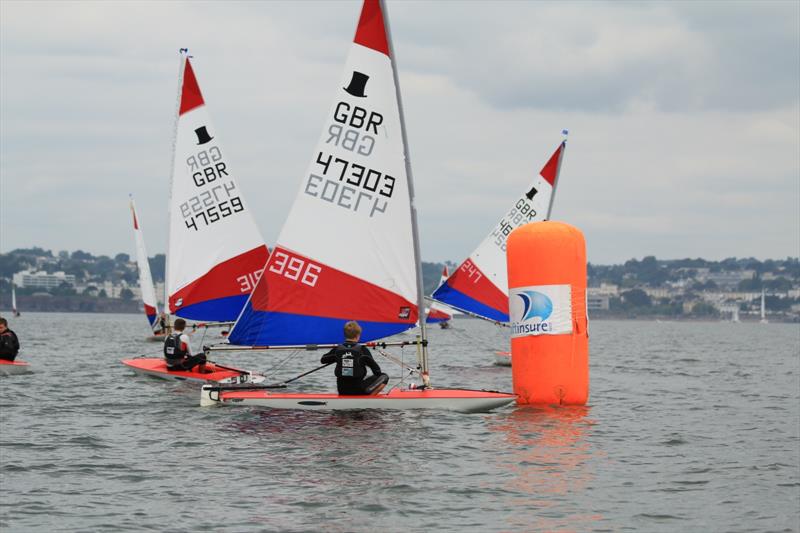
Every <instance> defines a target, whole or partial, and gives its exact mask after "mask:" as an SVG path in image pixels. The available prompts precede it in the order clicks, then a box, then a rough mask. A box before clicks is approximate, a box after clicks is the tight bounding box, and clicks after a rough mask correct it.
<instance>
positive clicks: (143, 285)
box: [130, 196, 166, 342]
mask: <svg viewBox="0 0 800 533" xmlns="http://www.w3.org/2000/svg"><path fill="white" fill-rule="evenodd" d="M130 206H131V215H132V216H133V237H134V240H135V241H136V265H137V266H138V267H139V287H140V289H141V291H142V304H144V314H145V316H146V317H147V322H148V323H149V324H150V330H151V334H150V336H148V337H147V340H149V341H154V342H158V341H163V340H164V337H165V336H166V331H165V330H162V329H161V326H160V324H159V313H158V302H157V301H156V289H155V286H154V285H153V277H152V276H151V274H150V263H149V261H148V260H147V249H146V248H145V246H144V235H143V234H142V228H141V227H140V226H139V217H138V215H137V214H136V204H135V203H134V201H133V196H131V200H130Z"/></svg>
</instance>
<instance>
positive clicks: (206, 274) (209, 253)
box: [123, 49, 268, 381]
mask: <svg viewBox="0 0 800 533" xmlns="http://www.w3.org/2000/svg"><path fill="white" fill-rule="evenodd" d="M186 52H187V50H186V49H182V50H181V52H180V60H181V68H180V76H179V78H180V81H179V84H178V86H179V88H180V89H179V98H178V112H177V117H176V120H177V126H176V137H175V148H174V153H173V168H172V186H171V192H170V204H169V212H170V218H169V245H168V248H167V279H166V293H167V298H166V302H167V303H166V304H165V307H166V313H167V315H176V316H179V317H182V318H186V319H191V320H198V321H205V322H215V323H225V322H228V323H232V322H233V321H234V320H236V317H237V316H239V313H240V312H241V310H242V307H243V306H244V304H245V302H246V301H247V298H248V296H249V295H250V292H252V290H253V287H255V285H256V282H257V281H258V279H259V277H260V276H261V271H262V269H263V267H264V264H265V263H266V262H267V256H268V252H267V246H266V245H265V244H264V239H263V238H262V237H261V233H260V232H259V230H258V227H257V226H256V223H255V220H254V219H253V216H252V213H251V212H250V209H249V207H248V205H247V204H246V203H245V201H244V197H243V195H242V191H241V189H240V187H239V184H238V183H237V181H236V179H235V178H234V173H233V169H232V168H231V165H230V161H229V159H228V156H227V153H226V152H225V151H224V150H223V148H222V145H221V144H220V141H219V133H218V132H217V131H216V129H215V128H214V126H213V124H212V123H211V119H210V116H209V113H208V110H207V109H206V105H205V101H204V99H203V95H202V93H201V92H200V86H199V85H198V83H197V78H196V77H195V74H194V70H193V68H192V63H191V61H190V56H188V55H187V53H186ZM204 326H207V324H204ZM123 363H124V364H126V365H128V366H129V367H131V368H133V369H134V370H136V371H139V372H143V373H148V374H154V373H156V374H157V373H161V374H163V375H162V376H161V377H166V378H169V379H178V378H179V377H181V378H183V377H185V376H178V374H176V373H175V372H169V371H167V370H166V366H165V365H164V364H163V359H162V358H136V359H126V360H124V361H123ZM159 364H160V365H161V366H159ZM228 370H231V369H228ZM233 370H234V371H236V372H239V373H240V375H241V376H243V377H247V379H248V380H250V379H252V377H253V376H255V374H252V373H250V372H247V371H245V370H238V369H233ZM190 374H196V373H192V372H190ZM192 377H193V378H194V379H195V380H197V381H209V380H213V379H212V378H213V377H212V376H211V375H209V374H196V375H193V376H192ZM225 379H228V378H225Z"/></svg>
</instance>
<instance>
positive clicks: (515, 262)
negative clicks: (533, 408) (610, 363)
mask: <svg viewBox="0 0 800 533" xmlns="http://www.w3.org/2000/svg"><path fill="white" fill-rule="evenodd" d="M507 256H508V298H509V317H510V322H511V361H512V364H511V372H512V379H513V382H514V393H516V394H517V403H518V404H520V405H524V404H548V405H585V404H586V401H587V400H588V398H589V334H588V331H587V321H588V319H587V316H586V241H585V240H584V238H583V233H581V231H580V230H579V229H578V228H575V227H573V226H570V225H569V224H565V223H563V222H553V221H546V222H532V223H530V224H527V225H525V226H521V227H519V228H517V229H516V230H514V231H512V232H511V235H509V237H508V243H507Z"/></svg>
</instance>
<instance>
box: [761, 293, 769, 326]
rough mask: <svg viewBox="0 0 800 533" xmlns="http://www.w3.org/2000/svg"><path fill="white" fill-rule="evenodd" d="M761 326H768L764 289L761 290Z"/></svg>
mask: <svg viewBox="0 0 800 533" xmlns="http://www.w3.org/2000/svg"><path fill="white" fill-rule="evenodd" d="M760 322H761V323H762V324H768V323H769V320H767V307H766V304H765V296H764V289H761V320H760Z"/></svg>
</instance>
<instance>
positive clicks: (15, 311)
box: [11, 282, 21, 317]
mask: <svg viewBox="0 0 800 533" xmlns="http://www.w3.org/2000/svg"><path fill="white" fill-rule="evenodd" d="M11 314H12V315H13V316H15V317H18V316H20V314H21V313H20V312H19V309H17V292H16V291H15V290H14V283H13V282H12V283H11Z"/></svg>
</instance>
